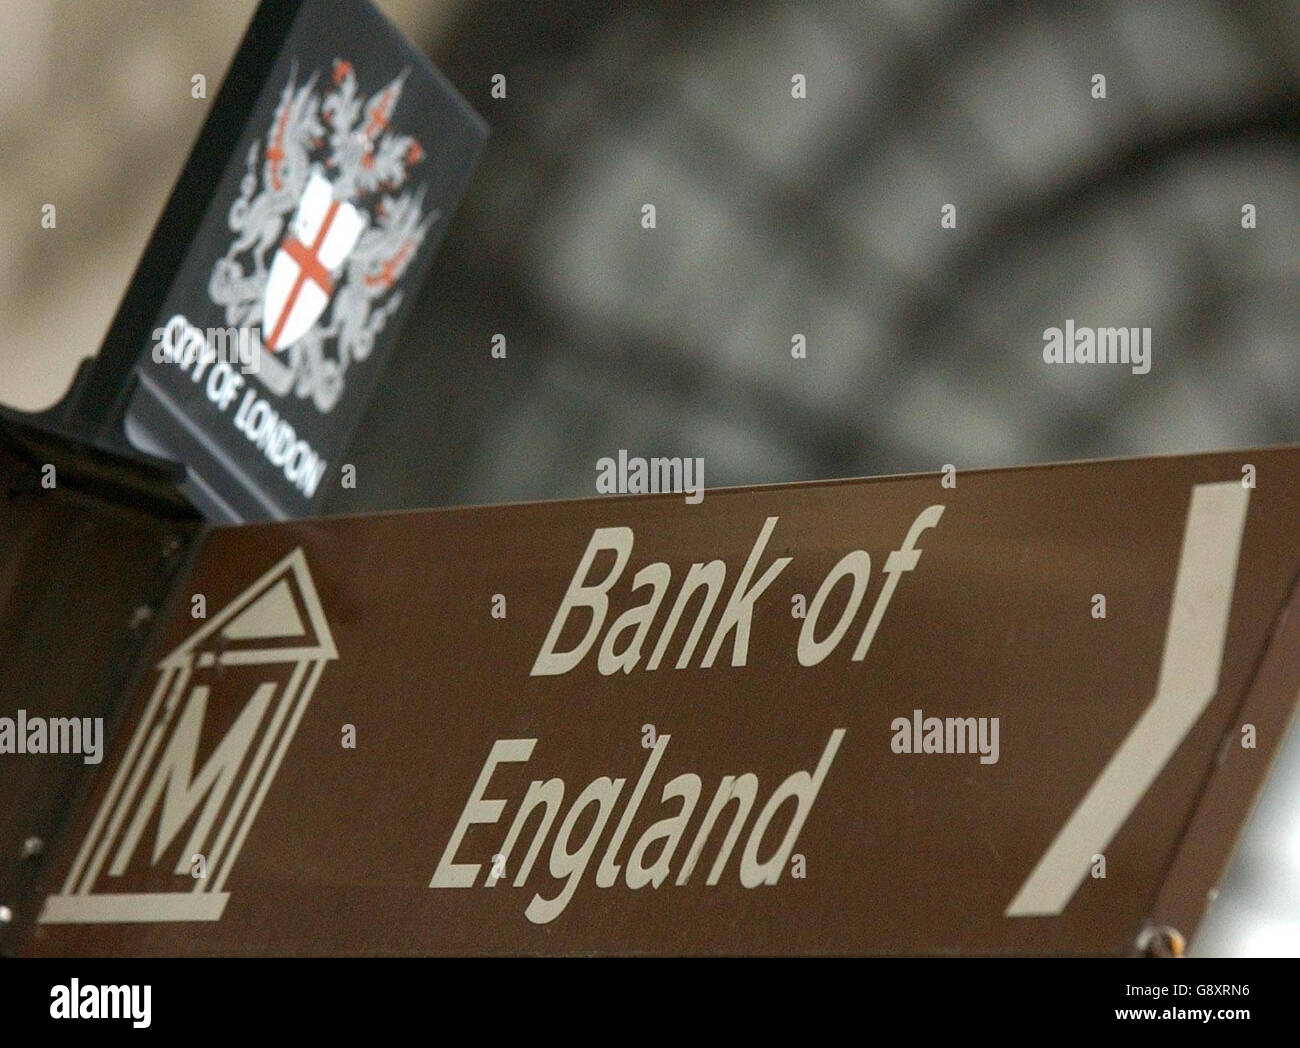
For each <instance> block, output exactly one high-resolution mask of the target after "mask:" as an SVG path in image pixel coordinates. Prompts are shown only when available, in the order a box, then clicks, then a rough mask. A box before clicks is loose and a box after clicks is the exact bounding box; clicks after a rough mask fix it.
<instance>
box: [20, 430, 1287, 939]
mask: <svg viewBox="0 0 1300 1048" xmlns="http://www.w3.org/2000/svg"><path fill="white" fill-rule="evenodd" d="M1247 465H1248V466H1250V467H1252V468H1251V469H1249V470H1244V469H1243V467H1244V466H1247ZM1298 479H1300V449H1295V448H1281V449H1269V450H1259V451H1251V452H1238V453H1229V454H1209V455H1195V456H1184V457H1171V458H1158V459H1139V460H1127V461H1113V462H1094V463H1083V464H1070V465H1060V466H1045V467H1033V468H1022V469H1010V470H992V471H982V472H971V473H967V474H961V475H959V477H958V483H957V485H956V487H951V486H949V487H945V486H943V485H941V483H940V480H939V478H938V477H936V476H912V477H902V478H887V479H879V480H861V481H842V482H833V483H817V484H805V485H795V486H778V487H767V488H747V489H736V490H728V491H716V492H713V493H710V495H709V497H708V498H706V499H705V500H704V501H703V502H702V503H701V504H699V505H690V504H685V503H683V501H682V500H681V499H680V498H677V497H674V496H671V495H669V496H662V497H657V496H651V497H629V498H608V499H596V500H586V501H578V502H555V503H541V504H532V505H515V506H503V507H494V508H484V509H463V510H439V511H430V512H415V513H395V514H385V515H381V516H372V517H367V516H356V517H347V518H339V519H326V520H316V521H311V522H287V523H279V524H259V525H251V526H245V527H239V528H227V527H214V528H212V529H210V530H209V531H208V533H207V535H206V538H205V539H204V540H203V543H202V546H201V549H200V551H199V553H198V555H197V558H196V560H195V561H194V563H193V566H192V569H191V570H190V573H189V575H188V577H186V578H185V579H184V580H183V581H182V582H181V583H180V584H179V586H178V587H177V588H176V590H175V591H174V592H173V593H172V595H171V609H172V610H171V612H170V615H164V616H162V617H161V618H162V620H163V625H162V626H161V628H160V630H159V635H158V636H157V637H156V638H155V642H154V650H153V651H152V654H151V655H150V656H149V665H150V673H147V674H144V675H143V676H142V683H141V684H140V686H139V692H138V694H136V695H135V696H134V698H133V699H132V700H131V702H130V703H129V704H128V706H127V713H126V716H125V719H124V720H123V721H122V722H121V726H120V729H119V731H118V732H117V735H116V738H115V741H114V744H113V748H112V749H111V752H110V754H109V756H108V757H107V758H106V759H105V761H104V763H103V764H102V765H101V766H100V767H99V768H98V769H97V770H96V772H95V775H96V776H97V778H96V780H95V781H94V784H93V787H92V789H91V790H90V792H89V793H88V794H87V795H86V797H85V799H84V801H83V804H82V806H81V808H80V810H79V811H78V812H77V813H76V814H75V816H74V817H73V818H72V819H71V820H70V821H69V823H68V826H67V830H66V832H65V833H64V836H63V839H62V841H60V842H59V844H58V849H57V854H56V857H55V860H54V864H53V865H54V870H53V879H52V881H51V882H50V884H49V885H48V886H47V888H46V889H45V891H44V892H43V895H44V898H43V907H42V909H41V914H40V918H39V921H38V923H36V925H35V926H34V929H33V931H32V934H31V936H30V938H29V940H28V942H27V944H26V951H27V952H29V953H32V954H43V955H83V954H110V953H122V952H125V953H131V954H164V955H184V954H266V953H272V954H276V953H280V954H331V953H345V954H374V953H385V954H392V953H400V954H516V953H526V954H588V953H592V952H601V953H620V954H622V953H651V954H677V953H684V954H699V953H709V954H719V953H721V954H778V953H792V954H823V953H825V954H844V953H886V954H893V953H953V954H956V953H974V954H990V953H992V954H1013V953H1029V954H1044V953H1056V954H1061V953H1064V954H1125V953H1129V952H1132V951H1133V950H1134V949H1135V944H1136V943H1137V942H1139V941H1140V940H1141V939H1142V937H1143V934H1144V932H1146V931H1147V930H1148V929H1149V928H1150V927H1151V926H1152V925H1153V924H1156V925H1169V926H1170V927H1173V928H1174V929H1175V930H1176V931H1177V932H1178V933H1179V934H1180V935H1183V936H1187V937H1191V936H1192V935H1193V934H1194V932H1195V926H1196V923H1197V921H1198V920H1199V919H1200V916H1201V913H1202V911H1203V910H1204V908H1205V905H1206V903H1207V899H1208V895H1209V893H1210V891H1211V889H1212V888H1213V887H1214V885H1215V883H1216V879H1217V877H1218V875H1219V873H1220V872H1221V870H1222V868H1223V866H1224V865H1225V863H1226V861H1227V858H1228V856H1229V853H1230V851H1231V848H1232V846H1233V843H1234V840H1235V837H1236V834H1237V832H1238V830H1239V829H1240V827H1241V825H1242V822H1243V821H1244V820H1245V818H1246V816H1247V815H1248V813H1249V808H1250V805H1251V802H1252V797H1253V796H1254V793H1255V791H1256V790H1257V789H1258V787H1259V786H1260V783H1261V782H1262V781H1263V779H1264V777H1265V775H1266V773H1267V768H1268V763H1269V760H1270V757H1271V755H1272V753H1273V751H1274V749H1275V747H1276V745H1277V743H1278V741H1279V740H1280V738H1281V736H1282V734H1283V732H1284V730H1285V728H1286V726H1287V723H1288V720H1289V718H1290V715H1291V712H1292V710H1293V709H1294V706H1295V703H1296V696H1297V691H1298V690H1300V610H1295V609H1294V607H1293V611H1292V614H1291V615H1290V616H1289V617H1288V616H1287V615H1286V614H1285V612H1286V609H1287V608H1288V606H1293V605H1295V604H1296V603H1298V602H1300V598H1298V597H1297V594H1296V591H1295V589H1294V586H1295V581H1296V579H1297V576H1298V574H1300V534H1298V533H1297V532H1296V529H1295V521H1296V520H1297V519H1300V484H1298V483H1297V480H1298ZM199 593H201V594H204V595H205V596H206V599H207V601H208V604H209V607H210V608H211V609H213V613H212V617H211V618H210V619H208V620H206V621H203V622H195V620H193V619H192V618H191V617H190V614H189V609H190V607H191V601H192V597H193V595H194V594H199ZM1099 595H1100V596H1101V597H1104V600H1102V601H1098V600H1097V599H1096V598H1097V597H1098V596H1099ZM499 596H500V597H504V604H503V603H502V602H501V601H499V600H498V599H497V598H498V597H499ZM500 607H504V608H505V613H504V617H502V616H501V614H494V613H493V609H494V608H500ZM1246 726H1249V727H1250V729H1251V730H1250V731H1249V732H1246V731H1243V728H1244V727H1246ZM1248 737H1249V740H1250V741H1249V744H1247V742H1246V740H1247V738H1248Z"/></svg>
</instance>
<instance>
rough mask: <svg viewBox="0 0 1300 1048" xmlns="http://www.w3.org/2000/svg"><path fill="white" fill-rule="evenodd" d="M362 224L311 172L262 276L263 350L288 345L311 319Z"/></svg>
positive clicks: (322, 179) (322, 306) (325, 181)
mask: <svg viewBox="0 0 1300 1048" xmlns="http://www.w3.org/2000/svg"><path fill="white" fill-rule="evenodd" d="M364 226H365V219H364V218H362V216H361V215H360V214H359V213H358V212H357V209H356V208H354V207H353V206H352V205H351V204H349V203H347V202H346V201H342V200H335V199H334V191H333V189H332V187H331V186H330V183H329V180H328V179H326V178H325V177H324V176H323V175H322V174H321V173H320V172H319V171H313V172H312V175H311V178H310V179H309V180H308V182H307V188H306V189H304V190H303V193H302V199H301V200H299V201H298V210H297V212H296V213H295V214H294V216H293V221H292V222H291V223H290V224H289V228H288V230H287V231H286V233H285V235H284V239H283V240H282V241H281V242H280V248H279V250H278V251H276V253H275V258H274V259H273V260H272V262H271V271H270V273H269V274H268V275H267V279H266V293H265V295H264V297H263V299H262V332H263V341H264V343H265V345H266V348H267V349H269V350H271V351H272V352H278V351H279V350H281V349H284V348H285V347H287V346H290V345H292V344H293V343H294V342H296V341H297V340H298V339H300V338H301V337H302V336H303V335H305V334H306V333H307V331H308V330H309V329H310V328H311V326H312V324H314V323H315V322H316V318H317V317H319V316H320V315H321V313H322V312H323V311H324V309H325V307H326V306H327V305H328V304H329V300H330V295H332V294H333V293H334V277H335V275H336V274H337V273H338V270H339V268H340V267H341V266H342V265H343V263H344V261H345V260H346V259H347V257H348V254H349V253H350V252H351V251H352V249H353V247H355V246H356V243H357V238H358V237H359V236H360V235H361V230H362V229H363V228H364Z"/></svg>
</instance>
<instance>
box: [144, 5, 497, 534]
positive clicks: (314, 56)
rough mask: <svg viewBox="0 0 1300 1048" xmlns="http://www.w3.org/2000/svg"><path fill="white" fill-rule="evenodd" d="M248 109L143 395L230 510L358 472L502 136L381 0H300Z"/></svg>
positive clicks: (203, 492) (148, 436)
mask: <svg viewBox="0 0 1300 1048" xmlns="http://www.w3.org/2000/svg"><path fill="white" fill-rule="evenodd" d="M256 42H257V41H256V39H255V34H254V33H253V32H252V31H250V34H249V39H247V40H246V41H245V44H244V48H249V47H250V46H255V45H256ZM238 61H239V59H238V56H237V60H236V66H235V67H233V68H232V73H231V76H232V78H233V77H235V76H236V75H238V73H239V68H238ZM223 94H224V89H223ZM218 104H220V100H218ZM244 112H245V113H246V114H247V117H246V119H245V121H244V123H243V129H242V133H241V134H240V135H239V137H238V140H237V142H236V144H235V145H234V148H233V149H229V150H228V151H227V153H226V156H225V157H224V161H223V162H224V167H223V169H222V171H221V174H220V176H219V180H218V181H217V184H216V186H215V189H214V191H213V192H212V193H211V196H210V200H209V202H208V205H207V208H206V210H205V211H204V213H203V215H202V217H201V219H200V220H199V221H198V224H197V228H196V229H195V230H194V232H193V235H192V237H191V238H190V241H189V244H188V248H187V249H186V250H185V253H184V256H183V259H182V260H181V262H180V264H179V266H178V267H177V268H176V269H175V271H174V278H173V279H171V284H170V288H169V290H168V291H167V292H166V295H165V297H164V298H163V300H162V306H161V309H160V310H159V311H158V313H157V316H156V318H155V320H154V322H153V324H152V325H151V326H150V328H149V330H148V331H147V332H144V331H137V332H136V334H137V337H138V336H139V335H144V341H145V343H146V344H144V345H142V346H139V356H138V362H137V364H136V376H137V378H138V384H137V385H136V388H135V392H134V394H133V395H132V396H131V399H130V401H129V403H128V404H127V405H126V407H125V413H124V414H125V417H124V424H125V430H126V435H127V437H128V439H129V440H130V441H131V443H132V444H133V445H134V446H135V447H136V448H138V449H139V450H141V451H145V452H149V453H152V454H155V455H159V456H161V457H165V458H169V459H173V460H177V461H180V462H184V463H185V464H186V465H187V466H188V467H189V476H188V479H187V481H186V483H185V490H186V494H188V495H189V496H190V497H191V498H192V499H193V500H194V501H195V502H196V504H198V505H199V506H200V507H201V508H203V509H204V511H205V512H207V513H208V515H209V516H211V517H214V518H216V519H225V520H250V519H266V518H272V519H275V518H285V517H296V516H303V515H307V514H310V513H311V512H312V511H313V508H314V507H315V506H316V505H317V504H318V503H319V500H320V498H321V496H322V495H323V494H324V491H325V490H326V487H327V485H328V484H329V483H331V482H332V483H338V481H339V479H340V468H341V465H342V463H341V462H340V457H341V452H342V451H343V450H344V448H345V447H346V446H347V443H348V441H349V439H350V437H351V434H352V432H353V430H354V428H355V427H356V425H357V422H358V421H359V419H360V416H361V414H362V411H363V409H364V407H365V405H366V403H367V401H368V399H369V397H370V394H371V392H372V390H373V388H374V386H375V383H376V381H377V379H378V377H379V375H380V373H381V372H382V370H383V368H384V363H385V358H386V357H387V356H388V353H389V351H390V350H391V348H392V343H393V339H394V337H395V334H396V332H397V331H398V329H399V328H400V326H401V323H402V321H403V318H404V316H405V314H406V312H407V310H408V309H409V307H410V305H411V302H412V300H413V298H414V295H415V293H416V291H417V290H418V288H419V287H420V283H421V280H422V278H423V276H424V274H425V272H426V270H427V268H428V265H429V263H430V261H431V259H432V256H433V252H434V249H435V247H436V244H437V241H438V240H439V239H440V237H441V235H442V233H443V230H444V229H445V227H446V225H447V221H448V219H449V217H450V215H451V213H452V211H453V210H454V208H455V206H456V204H457V202H458V200H459V198H460V195H461V193H462V191H463V190H464V187H465V184H466V182H467V179H468V177H469V174H470V171H471V169H472V168H473V166H474V164H475V161H476V159H477V157H478V153H479V150H480V149H481V148H482V145H483V142H484V141H485V139H486V135H487V130H486V127H485V125H484V124H483V122H482V121H481V120H480V119H479V118H478V116H477V115H476V114H475V113H474V112H473V111H472V110H471V109H470V108H469V106H468V105H467V104H466V103H465V101H464V100H463V99H462V98H461V97H460V96H459V95H458V94H457V93H456V92H455V90H454V89H453V88H452V87H451V86H450V85H449V84H448V83H447V81H446V80H445V79H443V77H442V76H441V75H440V74H439V73H438V72H437V71H436V70H435V69H434V68H433V67H432V66H431V65H430V64H429V63H428V61H427V60H426V59H425V58H424V57H423V56H422V55H421V54H419V53H418V52H416V51H414V50H413V49H412V48H411V47H410V46H409V45H408V44H407V43H406V41H405V40H404V39H403V38H402V36H401V35H400V33H399V32H398V31H397V30H396V29H395V28H394V27H393V26H392V25H391V24H389V22H388V21H387V20H386V19H385V18H384V17H383V16H382V15H380V14H379V13H378V12H377V11H376V10H375V9H374V8H373V7H372V6H371V5H370V4H369V3H368V2H366V0H345V2H337V3H329V4H306V5H304V6H302V7H301V8H300V9H297V10H296V11H295V13H294V15H293V18H292V22H291V24H290V26H289V28H288V32H287V35H286V36H285V38H284V43H283V44H282V46H281V47H280V48H279V50H278V55H277V56H276V57H275V59H274V61H273V63H271V64H270V66H269V72H268V73H267V74H266V76H265V79H264V81H263V83H262V87H261V89H260V91H259V93H258V94H257V96H256V101H255V102H254V103H253V105H252V108H251V110H250V109H246V110H245V111H244ZM241 116H242V114H241ZM207 133H208V131H207V129H205V132H204V134H205V135H207ZM202 145H203V143H202V141H201V142H200V148H201V147H202ZM197 152H198V150H196V153H197ZM173 203H175V201H173ZM156 239H157V238H156ZM151 250H152V247H151ZM144 268H145V267H144V266H142V270H143V269H144ZM168 276H169V278H171V277H172V274H169V275H168ZM137 279H139V275H137Z"/></svg>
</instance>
